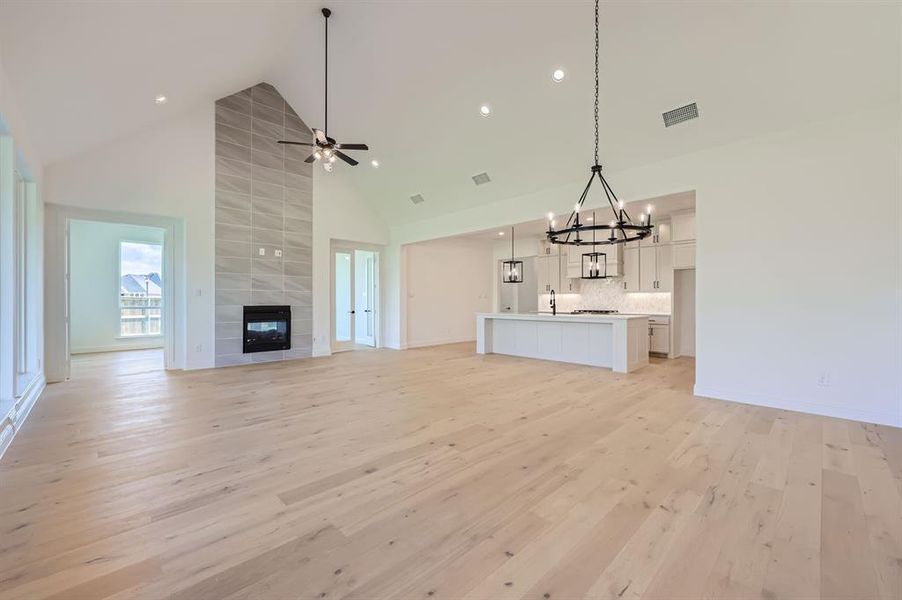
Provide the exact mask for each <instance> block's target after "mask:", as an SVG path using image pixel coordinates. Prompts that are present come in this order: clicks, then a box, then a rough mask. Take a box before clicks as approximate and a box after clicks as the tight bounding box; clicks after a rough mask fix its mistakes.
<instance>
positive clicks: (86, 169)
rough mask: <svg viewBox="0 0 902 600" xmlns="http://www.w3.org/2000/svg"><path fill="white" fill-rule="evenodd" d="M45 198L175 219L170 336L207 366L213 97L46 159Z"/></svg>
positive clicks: (188, 364) (190, 359)
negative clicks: (180, 256) (179, 251)
mask: <svg viewBox="0 0 902 600" xmlns="http://www.w3.org/2000/svg"><path fill="white" fill-rule="evenodd" d="M45 179H46V182H45V187H46V189H45V200H46V201H47V202H52V203H54V204H59V205H65V206H76V207H82V208H88V209H95V210H107V211H117V212H128V213H135V214H140V215H155V216H163V217H170V218H176V219H180V220H181V221H183V222H184V240H183V242H184V247H185V254H186V256H187V260H186V265H185V275H184V277H185V282H187V286H186V287H185V289H186V294H185V295H186V297H185V298H184V299H183V300H184V304H183V305H184V307H185V308H184V309H183V310H184V314H182V315H176V316H175V318H176V319H177V320H178V321H179V322H181V323H184V327H183V328H182V331H178V332H176V335H178V336H180V337H182V338H183V342H184V344H183V348H185V349H186V353H185V356H184V366H185V368H188V369H197V368H206V367H212V366H213V352H214V348H213V340H214V303H213V300H214V294H213V283H214V275H213V273H214V269H213V247H214V246H213V244H214V242H213V234H214V229H213V210H214V208H213V207H214V133H213V102H212V101H211V102H210V103H209V104H208V105H205V106H203V107H201V108H198V109H196V110H193V111H191V112H189V113H187V114H185V115H183V116H181V117H178V118H176V119H173V120H172V121H169V122H167V123H165V124H163V125H161V126H157V127H154V128H153V129H149V130H144V131H141V132H139V133H137V134H135V135H133V136H130V137H128V138H125V139H122V140H118V141H116V142H113V143H110V144H107V145H105V146H102V147H100V148H96V149H94V150H91V151H88V152H85V153H84V154H81V155H79V156H77V157H75V158H72V159H70V160H66V161H63V162H60V163H56V164H53V165H50V166H49V167H48V168H47V169H46V173H45Z"/></svg>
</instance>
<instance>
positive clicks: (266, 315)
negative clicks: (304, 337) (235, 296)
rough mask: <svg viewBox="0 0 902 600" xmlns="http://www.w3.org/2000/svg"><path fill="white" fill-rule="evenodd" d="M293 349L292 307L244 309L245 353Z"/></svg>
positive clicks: (254, 307) (253, 307)
mask: <svg viewBox="0 0 902 600" xmlns="http://www.w3.org/2000/svg"><path fill="white" fill-rule="evenodd" d="M289 348H291V307H290V306H245V307H244V353H245V354H248V353H250V352H266V351H268V350H288V349H289Z"/></svg>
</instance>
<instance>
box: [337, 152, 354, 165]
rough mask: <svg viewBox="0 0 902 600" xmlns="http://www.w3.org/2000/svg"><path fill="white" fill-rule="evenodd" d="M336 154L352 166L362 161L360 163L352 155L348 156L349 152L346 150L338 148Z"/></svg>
mask: <svg viewBox="0 0 902 600" xmlns="http://www.w3.org/2000/svg"><path fill="white" fill-rule="evenodd" d="M335 156H337V157H338V158H340V159H341V160H343V161H345V162H346V163H348V164H349V165H351V166H352V167H354V166H357V165H358V164H360V163H358V162H357V161H356V160H354V159H353V158H351V157H350V156H348V155H347V154H345V153H344V152H342V151H341V150H336V151H335Z"/></svg>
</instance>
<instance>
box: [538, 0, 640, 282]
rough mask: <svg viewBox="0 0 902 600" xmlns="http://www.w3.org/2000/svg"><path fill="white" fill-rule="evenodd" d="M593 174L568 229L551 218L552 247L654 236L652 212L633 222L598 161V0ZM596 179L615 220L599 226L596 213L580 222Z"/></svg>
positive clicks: (607, 242)
mask: <svg viewBox="0 0 902 600" xmlns="http://www.w3.org/2000/svg"><path fill="white" fill-rule="evenodd" d="M590 171H591V173H590V175H589V181H588V183H587V184H586V187H585V189H584V190H583V193H582V195H580V197H579V200H578V201H577V203H576V206H575V207H574V209H573V211H572V212H571V213H570V217H569V218H568V219H567V222H566V224H565V227H563V228H562V229H555V221H554V215H549V216H548V231H547V232H546V236H547V237H548V241H549V242H550V243H552V244H562V245H568V246H592V247H593V248H594V246H605V245H613V244H624V243H627V242H632V241H636V240H642V239H645V238H647V237H648V236H649V235H651V232H652V224H651V211H649V213H648V215H645V214H643V215H640V216H639V217H638V218H637V219H636V220H635V221H634V220H633V219H632V217H630V215H629V213H628V212H627V211H626V209H625V208H624V207H623V202H621V201H620V200H618V199H617V195H616V194H615V193H614V190H613V189H611V186H610V185H609V184H608V182H607V180H606V179H605V178H604V175H602V173H601V165H600V164H599V162H598V0H595V162H594V163H593V164H592V167H591V169H590ZM596 177H597V178H598V181H599V182H600V184H601V189H602V190H603V191H604V195H605V197H606V198H607V201H608V204H609V205H610V207H611V212H612V213H613V214H614V218H613V219H612V220H611V221H610V222H609V223H604V224H600V223H599V222H598V220H597V219H595V218H594V214H593V219H592V221H591V225H587V224H585V223H581V222H580V220H579V211H580V209H581V208H582V206H583V204H584V203H585V201H586V196H588V194H589V189H590V188H591V187H592V184H593V183H594V182H595V179H596ZM590 231H591V232H592V239H591V240H585V239H583V237H582V234H584V233H588V232H590ZM596 231H602V232H605V233H606V237H605V238H603V239H601V240H596V238H595V232H596ZM591 254H597V253H594V252H592V253H589V254H587V255H584V264H585V261H586V260H588V261H589V262H591V261H592V259H591V258H589V259H586V258H585V257H587V256H590V255H591ZM595 278H596V277H591V279H595Z"/></svg>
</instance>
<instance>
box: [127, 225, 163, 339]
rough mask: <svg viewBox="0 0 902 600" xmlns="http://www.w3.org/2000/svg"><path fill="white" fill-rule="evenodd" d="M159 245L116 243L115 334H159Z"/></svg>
mask: <svg viewBox="0 0 902 600" xmlns="http://www.w3.org/2000/svg"><path fill="white" fill-rule="evenodd" d="M162 306H163V246H161V245H160V244H148V243H144V242H120V243H119V334H120V335H121V336H123V337H135V336H142V335H160V333H161V332H162V329H161V327H160V321H161V314H162Z"/></svg>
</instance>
